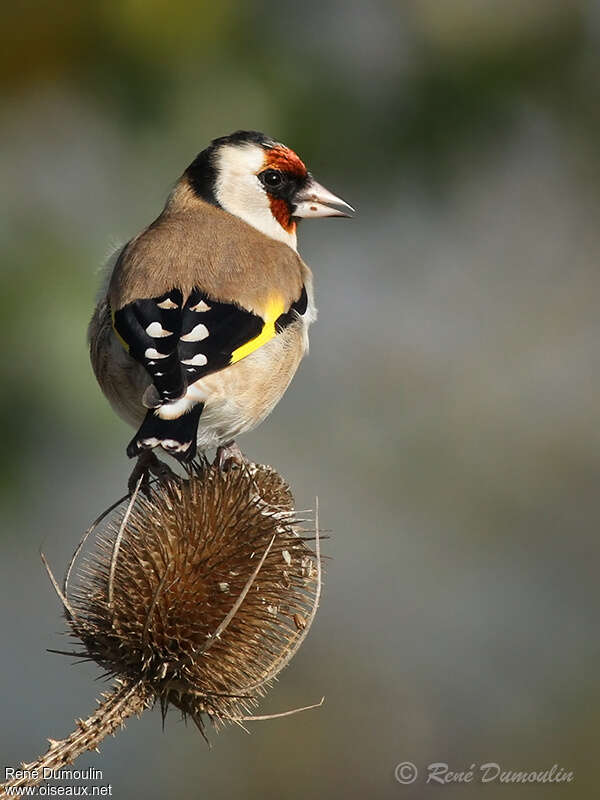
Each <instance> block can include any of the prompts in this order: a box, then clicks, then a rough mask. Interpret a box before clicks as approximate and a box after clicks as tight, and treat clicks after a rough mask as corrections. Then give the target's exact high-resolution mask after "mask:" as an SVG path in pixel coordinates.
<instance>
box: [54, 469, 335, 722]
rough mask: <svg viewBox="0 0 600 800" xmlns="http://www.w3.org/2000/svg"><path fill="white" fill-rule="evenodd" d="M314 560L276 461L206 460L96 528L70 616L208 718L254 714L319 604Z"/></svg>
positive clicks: (84, 637)
mask: <svg viewBox="0 0 600 800" xmlns="http://www.w3.org/2000/svg"><path fill="white" fill-rule="evenodd" d="M317 562H318V559H317V556H316V555H315V554H314V553H313V552H312V550H311V549H310V548H309V546H308V545H307V542H306V539H305V538H304V537H303V536H302V531H300V530H299V526H298V525H297V524H296V521H295V513H294V506H293V498H292V495H291V492H290V490H289V487H288V486H287V485H286V484H285V483H284V482H283V480H282V479H281V478H280V477H279V475H278V474H277V473H276V472H275V471H274V470H272V469H271V468H269V467H264V466H258V465H247V466H242V467H233V468H231V469H230V470H228V471H226V472H223V471H222V470H220V469H218V468H217V467H213V466H209V465H208V464H206V463H196V464H195V465H194V466H193V467H192V468H191V470H190V473H189V475H188V476H187V478H173V479H171V480H169V481H166V482H162V483H158V484H154V485H153V486H152V487H151V489H150V491H149V493H148V494H147V495H143V494H138V495H137V496H135V497H134V498H133V499H132V500H131V501H129V502H124V503H123V504H122V505H121V506H120V507H119V508H118V509H117V511H116V512H115V514H114V515H113V517H112V519H110V520H108V521H106V522H104V526H103V527H102V528H100V527H99V528H97V529H96V531H95V536H94V541H93V545H92V547H91V550H90V552H89V553H88V554H87V555H86V556H85V557H84V558H82V559H81V563H80V564H79V565H78V567H77V569H76V578H75V584H76V585H75V587H74V589H73V590H72V591H69V587H68V582H67V586H66V587H65V592H64V595H65V600H66V603H67V615H68V618H69V622H70V625H71V629H72V632H73V634H74V635H75V636H76V637H77V638H79V639H80V640H81V641H82V642H83V645H84V647H85V654H86V656H87V657H89V658H92V659H93V660H94V661H96V662H97V663H98V664H100V665H101V666H102V668H103V669H104V670H105V671H106V672H107V673H108V674H110V675H114V676H115V677H118V678H119V679H120V680H123V681H125V682H126V683H128V684H132V683H138V682H139V683H141V684H142V685H143V687H144V692H145V693H147V694H149V695H150V696H152V697H154V698H155V699H158V700H159V701H160V703H161V706H162V708H163V713H165V712H166V709H167V707H168V706H169V705H170V704H172V705H174V706H176V707H178V708H179V709H180V710H181V711H182V712H183V714H184V715H186V716H189V717H190V718H192V719H193V720H194V721H195V722H196V723H197V724H198V726H199V727H200V729H201V730H202V729H203V720H204V719H205V718H206V717H209V718H211V719H212V720H213V721H223V720H235V721H239V720H241V719H243V718H244V717H245V715H247V714H248V713H249V712H250V710H251V709H252V708H253V707H254V706H255V704H256V701H257V699H258V698H259V697H260V696H261V695H263V694H264V692H265V690H266V688H267V687H268V685H269V684H270V682H271V681H272V680H273V679H274V678H275V676H276V675H277V673H278V672H279V671H280V670H281V669H282V667H283V666H285V664H287V663H288V662H289V660H290V658H291V656H292V655H293V653H294V652H295V650H296V649H297V647H298V646H299V644H300V642H301V641H302V639H303V638H304V635H305V634H306V632H307V629H308V627H310V622H312V619H313V617H314V613H315V611H316V606H317V603H318V593H319V591H320V568H319V564H318V563H317ZM309 564H310V565H311V567H310V569H309V568H308V565H309ZM299 621H302V622H299Z"/></svg>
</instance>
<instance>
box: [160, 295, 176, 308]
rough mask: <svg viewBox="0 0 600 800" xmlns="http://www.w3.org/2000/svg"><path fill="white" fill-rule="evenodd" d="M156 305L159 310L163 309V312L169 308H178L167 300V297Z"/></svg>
mask: <svg viewBox="0 0 600 800" xmlns="http://www.w3.org/2000/svg"><path fill="white" fill-rule="evenodd" d="M156 305H157V306H158V307H159V308H164V309H165V310H167V309H170V308H178V305H177V303H174V302H173V301H172V300H169V298H168V297H167V299H166V300H163V301H162V303H157V304H156Z"/></svg>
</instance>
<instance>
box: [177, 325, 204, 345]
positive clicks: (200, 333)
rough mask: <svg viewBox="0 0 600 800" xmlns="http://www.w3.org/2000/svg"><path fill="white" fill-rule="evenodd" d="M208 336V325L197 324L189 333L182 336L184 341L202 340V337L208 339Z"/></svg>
mask: <svg viewBox="0 0 600 800" xmlns="http://www.w3.org/2000/svg"><path fill="white" fill-rule="evenodd" d="M207 336H208V328H207V327H206V325H202V323H200V325H196V326H195V327H194V328H192V330H191V331H190V332H189V333H186V334H184V335H183V336H182V337H181V341H182V342H201V341H202V339H206V337H207Z"/></svg>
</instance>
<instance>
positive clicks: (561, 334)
mask: <svg viewBox="0 0 600 800" xmlns="http://www.w3.org/2000/svg"><path fill="white" fill-rule="evenodd" d="M3 18H4V23H5V36H4V41H3V45H2V49H1V51H0V64H1V86H2V95H3V96H2V103H1V104H0V119H1V124H0V141H1V155H0V174H1V176H2V179H1V180H0V193H1V194H2V207H3V208H4V211H3V213H2V216H1V217H0V237H1V249H0V253H1V268H0V270H1V272H0V280H1V290H2V300H3V303H2V320H1V324H2V357H1V366H2V375H1V385H2V393H1V396H2V439H3V459H2V464H1V466H0V475H1V481H2V487H1V493H2V503H3V514H2V519H3V525H2V530H1V533H0V637H1V638H0V641H1V649H2V653H3V656H2V668H1V669H2V672H1V675H2V680H1V682H0V687H1V688H0V720H1V725H0V767H4V766H5V765H16V763H17V762H18V761H20V760H22V759H25V760H29V759H31V758H33V757H34V756H36V755H38V754H39V753H40V752H41V751H42V750H43V749H44V746H45V744H46V743H45V737H46V736H54V737H59V736H62V735H65V734H67V733H68V732H69V731H70V730H71V728H72V723H73V718H74V717H76V716H85V715H86V714H87V713H89V712H90V711H91V709H92V707H93V705H94V698H95V697H96V696H97V695H98V692H100V691H101V690H102V688H103V684H101V683H98V682H94V680H95V678H96V677H97V675H98V670H97V669H96V668H95V667H94V666H92V665H83V666H72V665H71V664H70V659H68V658H64V657H61V656H58V655H53V654H50V653H48V652H46V649H47V648H59V649H60V648H64V647H65V646H67V642H66V640H65V638H64V637H63V636H62V634H61V632H62V631H64V624H63V622H62V620H61V616H60V608H59V604H58V602H57V600H56V598H55V596H54V594H53V591H52V589H51V587H50V585H49V582H48V580H47V578H46V576H45V574H44V572H43V568H42V565H41V563H40V558H39V550H40V549H43V550H44V552H45V553H46V554H47V556H48V558H49V559H50V561H51V563H52V565H53V566H54V568H55V571H56V572H57V573H58V574H62V570H63V565H65V564H66V561H67V559H68V557H69V555H70V553H71V552H72V550H73V549H74V546H75V544H76V542H77V541H78V539H79V537H80V535H81V532H82V531H83V530H84V528H85V527H87V525H88V524H89V522H90V521H91V520H92V519H93V518H94V517H95V516H96V515H97V514H98V513H99V512H100V511H101V510H102V509H104V508H105V507H106V506H107V505H108V504H109V503H110V502H112V501H113V500H114V499H115V498H116V497H117V496H119V495H120V494H121V493H122V490H123V487H124V484H125V480H126V477H127V475H128V474H129V470H130V467H131V464H130V463H129V462H128V460H127V459H126V457H125V453H124V448H125V445H126V443H127V441H128V440H129V437H130V436H131V431H130V430H128V429H127V428H126V426H125V424H124V423H122V422H121V421H120V420H119V419H117V418H116V417H115V416H114V414H113V413H112V412H111V410H110V408H109V406H108V404H107V402H106V401H105V400H104V398H103V396H102V395H101V393H100V390H99V389H98V387H97V386H96V383H95V381H94V378H93V375H92V372H91V368H90V366H89V363H88V356H87V350H86V342H85V334H86V326H87V322H88V319H89V317H90V315H91V312H92V307H93V304H94V299H95V295H96V292H97V287H98V285H99V282H100V274H101V266H102V264H103V262H104V261H105V259H106V257H107V256H108V255H109V253H110V252H111V250H112V249H113V248H114V246H115V245H117V244H118V243H123V242H125V241H126V240H127V239H128V238H129V237H131V236H132V235H133V234H135V233H136V232H137V231H138V230H139V229H140V228H141V227H142V226H144V225H146V224H147V223H148V222H150V221H151V220H152V219H153V218H154V217H155V216H156V215H157V214H158V213H159V211H160V209H161V207H162V204H163V202H164V199H165V197H166V195H167V193H168V192H169V190H170V187H171V186H172V184H173V183H174V181H175V180H176V178H177V177H178V175H179V174H180V173H181V172H182V171H183V169H184V168H185V166H186V165H187V164H188V163H189V162H190V161H191V160H192V159H193V158H194V156H195V155H196V153H197V152H198V151H199V150H201V149H203V148H204V147H205V145H206V144H207V143H208V141H209V140H210V139H211V138H213V137H215V136H219V135H222V134H225V133H228V132H230V131H232V130H235V129H237V128H256V129H259V130H263V131H266V132H267V133H268V134H270V135H272V136H273V137H275V138H277V139H280V140H281V141H283V142H285V143H286V144H288V145H289V146H291V147H292V148H294V149H295V150H296V151H297V152H298V153H299V154H300V155H301V156H302V157H303V158H304V160H305V161H306V162H307V164H308V165H309V168H310V169H311V170H312V171H313V173H314V174H315V176H316V177H317V179H318V180H320V181H322V182H323V183H324V184H325V185H326V186H328V187H329V188H331V189H332V190H333V191H335V192H336V193H339V194H340V195H341V196H342V197H344V198H345V199H346V200H347V201H348V202H350V203H351V204H352V205H354V206H356V207H357V209H358V211H359V213H358V214H357V216H356V218H355V219H354V220H353V221H345V220H344V221H340V220H323V221H316V222H305V223H304V224H303V225H302V229H301V231H300V250H301V253H302V255H303V256H304V258H305V259H306V260H307V261H308V263H309V264H310V265H311V266H312V267H313V269H314V272H315V276H316V286H317V293H318V294H317V299H318V305H319V308H320V318H319V320H318V322H317V324H316V325H315V326H314V328H313V333H312V338H311V353H310V357H309V358H308V359H307V360H306V361H305V363H304V364H303V366H302V367H301V369H300V371H299V373H298V375H297V376H296V378H295V380H294V383H293V384H292V387H291V388H290V390H289V391H288V393H287V395H286V397H285V398H284V400H283V401H282V402H281V404H280V405H279V406H278V408H277V409H276V411H275V412H274V413H273V415H272V416H271V417H270V419H269V420H268V421H267V423H265V424H264V425H263V426H262V427H261V428H259V429H258V430H257V431H256V432H255V433H253V434H251V435H248V436H246V437H245V438H243V439H242V440H241V441H240V444H241V445H242V448H243V450H244V451H245V452H246V454H247V455H248V456H249V457H251V458H252V459H254V460H259V461H263V462H266V463H271V464H273V465H275V466H276V467H277V468H278V469H279V470H280V471H281V472H282V473H283V475H285V476H286V477H287V479H288V480H289V481H290V482H291V484H292V486H293V487H294V489H295V493H296V497H297V502H298V506H299V507H300V508H307V507H314V498H315V495H318V496H319V501H320V508H321V518H322V520H321V521H322V525H323V526H324V527H325V528H328V529H331V531H332V538H331V539H330V540H329V541H328V542H327V543H326V552H327V555H328V556H330V557H331V558H330V561H329V562H328V566H327V581H326V585H325V590H324V597H323V601H322V605H321V609H320V612H319V615H318V617H317V620H316V623H315V626H314V628H313V630H312V632H311V634H310V636H309V637H308V639H307V641H306V643H305V645H304V646H303V648H302V650H301V651H300V653H299V655H298V656H297V658H296V659H295V660H294V662H293V663H292V665H291V666H290V667H289V668H288V669H287V671H286V672H285V673H283V675H282V677H281V680H280V682H279V683H278V684H277V685H276V687H275V688H274V689H273V691H272V692H271V693H270V695H269V697H268V698H267V699H266V701H265V702H264V703H263V705H262V710H263V711H264V712H268V711H277V710H283V709H287V708H289V707H292V706H296V705H305V704H307V703H310V702H313V701H316V700H318V699H319V698H320V697H321V696H322V695H325V696H326V703H325V705H324V706H323V708H321V709H319V710H318V711H312V712H308V713H306V714H302V715H299V716H295V717H291V718H285V719H282V720H276V721H272V722H268V723H267V722H263V723H255V724H254V725H253V726H252V729H251V730H252V735H251V736H248V735H247V734H245V733H244V732H243V731H241V730H239V729H237V728H230V729H227V730H225V731H224V732H222V733H220V734H218V735H216V736H212V737H211V738H212V741H213V749H212V750H210V751H209V750H208V749H207V747H206V746H205V744H204V742H203V741H202V739H201V738H200V736H199V734H198V733H197V731H196V730H195V729H194V728H193V727H192V728H186V727H185V725H184V724H183V723H181V722H180V721H179V720H178V719H177V717H176V715H175V714H173V715H172V716H170V717H169V718H168V719H167V724H166V729H165V732H164V733H163V731H162V730H161V724H160V714H159V713H158V711H154V712H152V713H148V714H147V715H146V716H145V717H144V718H143V719H142V720H140V721H132V722H131V723H130V724H129V725H128V727H127V729H126V730H125V731H123V732H121V733H120V734H119V735H118V737H117V738H116V739H111V740H110V741H108V742H106V743H105V745H104V746H103V747H102V754H101V755H100V756H98V755H96V754H93V755H91V756H89V757H88V756H86V757H85V758H83V759H81V760H80V762H78V766H80V767H85V766H94V767H96V768H99V769H102V770H103V783H110V784H111V785H112V791H113V796H115V797H122V798H129V797H144V798H149V799H153V798H159V797H167V796H169V797H170V796H182V797H190V798H195V797H206V796H208V797H212V798H216V799H218V798H232V799H233V798H259V797H260V798H264V797H273V798H290V799H291V800H294V799H295V798H304V797H307V796H308V797H330V798H346V799H351V798H363V797H377V798H396V797H406V798H413V797H414V798H416V797H419V798H421V797H429V796H433V793H434V791H435V790H437V787H432V786H431V785H430V786H427V785H426V784H425V783H424V780H423V777H422V773H423V771H424V770H425V769H426V765H427V764H429V763H430V762H435V761H438V762H447V763H448V764H449V766H450V769H453V770H465V769H469V767H470V766H471V764H475V765H476V766H477V765H478V764H481V763H482V762H486V761H491V762H497V763H499V764H501V765H502V767H503V768H505V769H520V770H527V771H529V770H541V769H547V768H549V767H551V766H552V765H553V764H554V763H557V764H559V765H560V766H562V767H563V768H565V769H566V770H568V771H573V772H574V773H575V783H574V784H572V785H570V786H567V785H562V786H559V785H557V786H552V787H551V788H550V787H548V786H543V785H542V786H534V785H528V786H526V787H519V786H516V787H515V786H512V787H509V786H500V785H498V784H490V785H487V786H485V787H482V786H481V785H478V786H464V785H463V786H457V787H455V786H449V787H447V788H446V790H445V791H444V796H446V795H447V796H448V797H458V796H463V795H464V794H466V793H470V794H471V796H475V795H477V796H481V797H484V796H485V798H486V799H487V800H493V798H496V797H498V798H500V797H503V798H505V797H507V796H510V797H519V798H520V797H523V798H525V797H527V798H529V797H531V798H533V797H547V796H549V795H550V793H551V794H552V796H553V797H567V796H569V797H575V796H578V797H583V796H588V797H589V796H592V794H593V793H594V789H596V787H597V777H596V773H595V769H594V766H595V762H596V761H597V758H596V750H597V730H598V727H599V725H600V707H599V700H600V696H599V695H600V691H599V685H598V671H599V668H600V649H599V637H598V623H597V617H598V588H597V586H598V560H599V555H600V553H599V547H598V523H599V521H600V500H599V490H598V485H599V483H600V431H599V426H598V396H599V394H600V357H599V352H600V351H599V348H598V339H599V337H600V315H599V313H598V306H599V292H600V274H599V270H598V263H597V253H598V250H599V249H600V226H599V224H598V203H599V199H600V190H599V188H598V187H599V182H598V173H599V167H600V159H599V156H600V145H599V141H600V56H599V53H600V6H599V4H598V3H597V2H584V0H528V2H527V3H523V2H521V1H520V0H444V2H439V0H405V2H392V0H389V2H372V3H360V2H357V0H344V1H343V2H342V0H333V1H332V2H322V1H320V2H315V0H306V2H304V3H302V4H298V3H295V2H291V0H279V1H278V2H277V3H271V2H255V3H251V4H246V3H242V2H240V1H239V0H222V2H220V3H218V4H216V3H204V2H195V3H192V2H188V1H186V0H169V2H166V0H143V1H142V0H121V2H108V0H98V2H96V3H93V4H87V3H81V2H79V0H62V2H60V3H41V2H35V0H29V2H27V0H23V2H21V3H18V4H17V3H12V4H10V5H8V6H7V7H6V8H5V9H4V11H3ZM406 760H410V761H412V762H414V763H415V765H417V766H418V768H419V770H420V771H421V777H419V778H418V779H417V782H416V783H415V784H414V785H412V786H409V787H407V786H402V785H400V784H399V783H397V782H396V781H395V779H394V768H395V766H396V764H397V763H399V762H402V761H406ZM1 774H2V775H3V773H1ZM438 791H439V790H438Z"/></svg>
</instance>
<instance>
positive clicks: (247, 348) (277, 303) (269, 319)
mask: <svg viewBox="0 0 600 800" xmlns="http://www.w3.org/2000/svg"><path fill="white" fill-rule="evenodd" d="M285 310H286V309H285V306H284V302H283V299H282V298H281V297H273V298H271V299H270V300H269V302H268V303H267V306H266V309H265V313H264V316H263V318H264V320H265V324H264V325H263V329H262V331H261V332H260V333H259V334H258V336H255V337H254V339H250V341H249V342H246V343H245V344H243V345H241V346H240V347H238V348H237V350H234V351H233V353H232V354H231V361H230V363H231V364H235V362H236V361H240V360H241V359H242V358H246V356H249V355H250V353H253V352H254V351H255V350H258V348H259V347H262V345H263V344H266V343H267V342H268V341H269V340H270V339H272V338H273V337H274V336H275V334H276V333H277V331H276V330H275V321H276V320H277V318H278V317H279V316H280V315H281V314H283V312H284V311H285Z"/></svg>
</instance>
